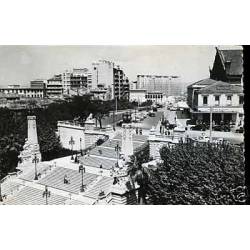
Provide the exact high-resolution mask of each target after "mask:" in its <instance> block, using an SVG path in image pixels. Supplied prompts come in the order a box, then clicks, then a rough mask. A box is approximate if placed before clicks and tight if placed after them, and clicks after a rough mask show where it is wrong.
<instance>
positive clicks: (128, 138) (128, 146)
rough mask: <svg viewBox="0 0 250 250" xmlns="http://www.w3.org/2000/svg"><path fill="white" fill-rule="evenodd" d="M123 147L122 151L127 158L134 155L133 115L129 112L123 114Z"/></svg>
mask: <svg viewBox="0 0 250 250" xmlns="http://www.w3.org/2000/svg"><path fill="white" fill-rule="evenodd" d="M122 128H123V130H122V147H121V153H122V154H123V155H124V156H125V159H127V158H128V157H129V156H131V155H133V153H134V149H133V138H132V136H133V135H132V130H133V129H132V125H131V115H130V114H129V113H127V114H125V115H124V116H123V124H122Z"/></svg>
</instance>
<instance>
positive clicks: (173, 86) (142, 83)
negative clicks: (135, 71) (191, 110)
mask: <svg viewBox="0 0 250 250" xmlns="http://www.w3.org/2000/svg"><path fill="white" fill-rule="evenodd" d="M136 88H137V89H146V90H147V91H148V92H155V91H156V92H162V93H163V94H165V95H166V96H179V95H182V94H183V93H184V88H183V84H182V83H181V80H180V77H179V76H165V75H137V83H136Z"/></svg>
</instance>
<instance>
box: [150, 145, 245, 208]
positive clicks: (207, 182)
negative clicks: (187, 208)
mask: <svg viewBox="0 0 250 250" xmlns="http://www.w3.org/2000/svg"><path fill="white" fill-rule="evenodd" d="M160 155H161V159H162V160H163V163H162V164H161V165H160V166H159V167H158V168H157V169H156V170H154V171H152V173H151V178H150V183H149V185H148V190H147V192H148V193H149V197H150V199H151V200H152V202H153V204H242V203H244V201H245V198H246V194H245V187H244V182H245V179H244V173H245V172H244V151H243V148H242V147H241V148H239V147H235V146H233V145H229V144H221V145H219V144H218V145H212V144H209V143H203V144H198V145H194V144H193V143H181V144H178V145H176V146H174V147H173V148H169V147H163V148H162V149H161V151H160Z"/></svg>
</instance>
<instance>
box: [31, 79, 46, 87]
mask: <svg viewBox="0 0 250 250" xmlns="http://www.w3.org/2000/svg"><path fill="white" fill-rule="evenodd" d="M46 83H47V80H44V79H35V80H32V81H30V87H31V88H34V89H45V87H46Z"/></svg>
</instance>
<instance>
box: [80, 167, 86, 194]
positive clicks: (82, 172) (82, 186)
mask: <svg viewBox="0 0 250 250" xmlns="http://www.w3.org/2000/svg"><path fill="white" fill-rule="evenodd" d="M80 172H81V174H82V184H81V188H80V191H81V192H84V188H85V185H83V174H84V173H85V167H84V166H83V165H80V166H79V173H80Z"/></svg>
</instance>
